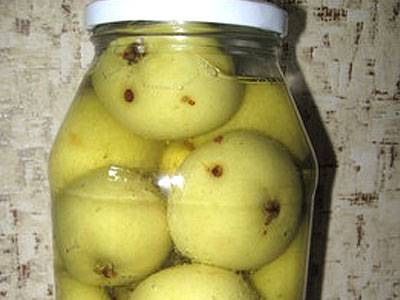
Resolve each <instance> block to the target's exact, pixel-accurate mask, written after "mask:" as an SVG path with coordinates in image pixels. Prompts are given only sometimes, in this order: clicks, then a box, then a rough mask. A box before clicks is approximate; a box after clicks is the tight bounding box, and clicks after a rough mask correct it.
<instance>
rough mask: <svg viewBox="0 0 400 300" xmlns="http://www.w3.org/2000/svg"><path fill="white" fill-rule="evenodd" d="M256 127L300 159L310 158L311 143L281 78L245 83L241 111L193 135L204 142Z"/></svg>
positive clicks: (195, 140) (201, 142)
mask: <svg viewBox="0 0 400 300" xmlns="http://www.w3.org/2000/svg"><path fill="white" fill-rule="evenodd" d="M240 129H244V130H256V131H258V132H260V133H262V134H265V135H266V136H268V137H270V138H272V139H274V140H276V141H278V142H280V143H281V144H282V145H284V146H286V148H287V149H288V150H289V151H290V152H291V154H292V155H293V156H294V157H295V158H296V159H297V160H298V161H300V162H302V161H304V160H305V159H307V158H308V157H309V156H310V155H311V153H310V147H309V145H308V143H307V139H306V136H305V133H304V132H303V128H302V125H301V123H300V121H299V118H298V116H297V114H296V111H295V109H294V107H293V106H292V103H291V99H290V96H289V93H288V91H287V88H286V87H285V85H284V84H283V83H280V82H268V81H266V82H262V83H255V84H249V85H247V86H246V90H245V94H244V98H243V103H242V106H241V107H240V109H239V111H238V112H237V113H236V114H235V115H234V116H233V117H232V119H231V120H230V121H229V122H228V123H226V124H225V125H224V126H223V127H221V128H219V129H217V130H215V131H213V132H211V133H208V134H205V135H203V136H200V137H197V138H194V139H192V140H191V142H192V143H193V144H194V145H195V146H198V145H201V144H203V143H205V142H208V141H210V140H212V139H214V138H215V137H218V136H219V135H221V134H225V133H227V132H230V131H232V130H240Z"/></svg>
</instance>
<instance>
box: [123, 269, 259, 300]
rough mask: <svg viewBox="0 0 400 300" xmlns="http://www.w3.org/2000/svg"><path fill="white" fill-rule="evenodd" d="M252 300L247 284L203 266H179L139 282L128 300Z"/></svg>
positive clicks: (231, 275)
mask: <svg viewBox="0 0 400 300" xmlns="http://www.w3.org/2000/svg"><path fill="white" fill-rule="evenodd" d="M205 299H210V300H211V299H215V300H256V299H258V298H257V295H256V294H255V292H254V291H252V290H251V289H250V287H249V286H248V284H247V283H246V282H245V281H244V280H243V279H242V278H241V277H240V276H239V275H236V274H235V273H233V272H230V271H226V270H223V269H219V268H216V267H210V266H205V265H197V264H194V265H183V266H177V267H173V268H170V269H166V270H163V271H161V272H158V273H156V274H154V275H152V276H150V277H149V278H147V279H146V280H145V281H143V282H142V283H141V284H139V286H138V287H137V288H136V290H135V291H134V292H133V293H132V294H131V296H130V298H129V300H205Z"/></svg>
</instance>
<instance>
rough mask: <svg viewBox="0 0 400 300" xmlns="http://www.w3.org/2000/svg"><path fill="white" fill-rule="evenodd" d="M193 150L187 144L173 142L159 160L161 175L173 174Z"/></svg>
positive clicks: (191, 146) (192, 147)
mask: <svg viewBox="0 0 400 300" xmlns="http://www.w3.org/2000/svg"><path fill="white" fill-rule="evenodd" d="M193 150H194V146H193V145H192V144H191V143H189V142H173V143H171V144H170V145H168V146H167V147H166V148H165V151H164V153H163V155H162V158H161V164H160V171H161V173H165V174H174V173H175V171H176V170H177V169H178V167H179V166H180V165H181V164H182V162H183V161H184V160H185V159H186V157H187V156H188V155H189V154H190V153H191V152H192V151H193Z"/></svg>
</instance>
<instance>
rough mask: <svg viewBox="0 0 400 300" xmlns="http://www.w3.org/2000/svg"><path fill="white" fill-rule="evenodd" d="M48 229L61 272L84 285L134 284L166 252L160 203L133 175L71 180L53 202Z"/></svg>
mask: <svg viewBox="0 0 400 300" xmlns="http://www.w3.org/2000/svg"><path fill="white" fill-rule="evenodd" d="M54 223H55V224H54V226H55V239H56V245H57V247H58V249H59V252H60V255H61V256H62V259H63V262H64V265H65V268H66V269H67V270H68V272H69V273H70V274H71V275H72V276H73V277H75V278H77V279H78V280H80V281H81V282H84V283H87V284H92V285H104V286H116V285H126V284H130V283H132V282H135V281H137V280H140V279H142V278H144V277H145V276H147V275H148V274H150V273H152V272H154V271H156V270H157V269H158V268H159V267H160V266H161V265H162V263H163V262H164V260H165V259H166V258H167V256H168V254H169V252H170V249H171V240H170V236H169V233H168V229H167V221H166V211H165V203H164V200H163V199H162V196H161V195H160V192H159V191H158V189H157V188H156V187H155V186H154V185H153V183H152V178H151V177H150V176H148V175H147V174H143V173H140V172H138V171H135V170H127V169H122V168H117V167H111V168H109V169H108V168H102V169H100V170H96V171H94V172H93V173H91V174H89V175H88V176H85V177H83V178H81V179H79V180H77V181H76V182H74V183H73V184H72V185H70V186H68V187H67V188H66V189H65V190H64V192H63V193H62V194H60V195H59V197H58V199H56V201H55V204H54Z"/></svg>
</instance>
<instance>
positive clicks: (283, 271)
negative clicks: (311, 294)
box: [250, 221, 308, 300]
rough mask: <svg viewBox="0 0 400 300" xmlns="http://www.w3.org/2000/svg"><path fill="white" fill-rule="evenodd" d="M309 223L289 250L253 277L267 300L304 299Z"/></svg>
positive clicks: (300, 230)
mask: <svg viewBox="0 0 400 300" xmlns="http://www.w3.org/2000/svg"><path fill="white" fill-rule="evenodd" d="M307 242H308V222H306V221H304V222H303V224H302V225H301V226H300V229H299V232H298V233H297V235H296V237H295V239H294V240H293V242H292V243H291V244H290V246H289V248H288V249H287V250H286V251H285V252H284V253H283V254H282V255H281V256H279V257H278V258H277V259H275V260H274V261H272V262H271V263H269V264H267V265H265V266H264V267H262V268H261V269H260V270H259V271H257V272H256V273H254V274H253V275H251V277H250V278H251V281H252V283H253V286H254V287H255V288H256V289H257V291H258V292H259V293H260V295H261V296H263V297H265V299H271V300H272V299H274V300H275V299H280V300H301V299H303V293H304V285H305V275H306V262H307V249H308V247H307Z"/></svg>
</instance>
